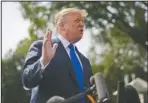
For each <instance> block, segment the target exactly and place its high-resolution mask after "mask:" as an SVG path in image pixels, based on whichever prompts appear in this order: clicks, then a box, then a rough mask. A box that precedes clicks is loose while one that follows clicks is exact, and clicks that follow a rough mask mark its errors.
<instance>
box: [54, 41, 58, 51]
mask: <svg viewBox="0 0 148 103" xmlns="http://www.w3.org/2000/svg"><path fill="white" fill-rule="evenodd" d="M57 47H58V44H57V43H55V44H53V51H54V53H55V51H56V49H57Z"/></svg>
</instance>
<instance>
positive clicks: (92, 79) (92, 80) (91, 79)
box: [90, 76, 95, 85]
mask: <svg viewBox="0 0 148 103" xmlns="http://www.w3.org/2000/svg"><path fill="white" fill-rule="evenodd" d="M94 83H95V80H94V76H91V77H90V84H91V85H93V84H94Z"/></svg>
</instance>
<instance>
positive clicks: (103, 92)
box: [94, 73, 109, 101]
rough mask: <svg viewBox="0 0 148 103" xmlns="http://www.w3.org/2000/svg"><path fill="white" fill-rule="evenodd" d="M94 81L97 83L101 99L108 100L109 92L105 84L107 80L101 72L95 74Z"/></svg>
mask: <svg viewBox="0 0 148 103" xmlns="http://www.w3.org/2000/svg"><path fill="white" fill-rule="evenodd" d="M94 81H95V84H96V91H97V94H98V99H99V101H104V100H105V101H106V100H108V99H109V93H108V90H107V87H106V85H105V80H104V78H103V76H102V74H101V73H96V74H95V75H94Z"/></svg>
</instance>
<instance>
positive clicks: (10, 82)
mask: <svg viewBox="0 0 148 103" xmlns="http://www.w3.org/2000/svg"><path fill="white" fill-rule="evenodd" d="M19 4H20V11H21V12H22V15H23V17H24V19H27V20H29V21H30V23H31V24H30V27H29V29H28V34H29V35H28V38H25V39H24V40H21V41H20V43H19V44H18V46H17V48H16V50H15V51H14V52H9V53H8V56H7V57H6V58H3V59H2V103H9V102H11V103H27V102H29V99H28V97H29V94H28V92H25V91H24V90H23V88H22V85H21V82H20V80H21V72H22V67H23V63H24V60H25V56H26V54H27V52H28V49H29V47H30V45H31V43H32V41H34V40H37V39H38V38H39V33H38V31H42V32H41V33H43V32H44V31H45V29H46V28H48V27H51V29H52V30H53V29H54V26H53V25H52V23H53V19H54V14H55V13H56V12H58V11H59V10H61V9H62V8H66V7H77V8H81V9H86V11H87V12H88V14H89V15H88V17H87V18H86V21H85V26H86V29H88V30H89V31H90V36H91V47H90V49H89V52H88V55H89V59H90V62H91V65H92V71H93V72H94V73H96V72H101V73H102V74H103V75H104V77H105V79H106V83H107V87H108V89H109V92H110V95H111V97H112V92H113V91H115V90H116V88H117V82H118V81H124V76H125V75H126V76H128V77H129V82H130V81H131V80H132V75H135V77H140V78H142V79H144V80H146V81H148V80H147V45H146V39H147V38H146V37H147V34H148V33H147V29H148V20H147V15H148V14H147V15H146V12H148V9H147V8H148V3H147V2H138V1H136V2H134V1H128V2H103V1H101V2H98V1H96V2H84V1H80V2H66V1H65V2H20V3H19ZM26 35H27V34H26ZM98 48H100V49H98ZM14 94H15V96H14ZM112 98H113V97H112ZM112 102H113V103H115V98H113V99H112Z"/></svg>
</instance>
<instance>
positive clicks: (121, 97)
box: [117, 81, 125, 103]
mask: <svg viewBox="0 0 148 103" xmlns="http://www.w3.org/2000/svg"><path fill="white" fill-rule="evenodd" d="M117 91H118V95H117V103H124V100H125V98H124V82H122V81H119V82H118V85H117Z"/></svg>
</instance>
